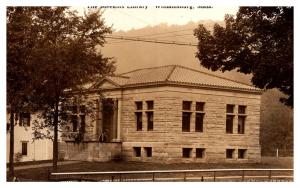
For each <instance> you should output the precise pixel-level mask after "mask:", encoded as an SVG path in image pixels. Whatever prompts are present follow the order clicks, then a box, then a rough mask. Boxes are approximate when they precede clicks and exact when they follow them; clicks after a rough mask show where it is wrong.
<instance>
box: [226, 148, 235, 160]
mask: <svg viewBox="0 0 300 188" xmlns="http://www.w3.org/2000/svg"><path fill="white" fill-rule="evenodd" d="M233 154H234V149H226V158H227V159H232V158H233Z"/></svg>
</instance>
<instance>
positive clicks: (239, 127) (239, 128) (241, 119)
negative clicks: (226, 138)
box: [238, 116, 246, 134]
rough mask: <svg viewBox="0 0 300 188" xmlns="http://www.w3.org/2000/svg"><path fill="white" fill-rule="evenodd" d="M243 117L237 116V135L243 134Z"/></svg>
mask: <svg viewBox="0 0 300 188" xmlns="http://www.w3.org/2000/svg"><path fill="white" fill-rule="evenodd" d="M245 120H246V117H245V116H239V117H238V133H239V134H244V133H245Z"/></svg>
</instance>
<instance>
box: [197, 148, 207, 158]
mask: <svg viewBox="0 0 300 188" xmlns="http://www.w3.org/2000/svg"><path fill="white" fill-rule="evenodd" d="M204 153H205V149H204V148H196V158H204Z"/></svg>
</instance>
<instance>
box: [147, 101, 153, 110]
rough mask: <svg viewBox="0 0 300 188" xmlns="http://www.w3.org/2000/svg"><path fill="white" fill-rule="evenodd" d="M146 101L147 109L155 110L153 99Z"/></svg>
mask: <svg viewBox="0 0 300 188" xmlns="http://www.w3.org/2000/svg"><path fill="white" fill-rule="evenodd" d="M146 103H147V109H148V110H153V107H154V103H153V101H146Z"/></svg>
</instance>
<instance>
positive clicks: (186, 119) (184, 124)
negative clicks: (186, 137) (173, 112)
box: [182, 112, 191, 132]
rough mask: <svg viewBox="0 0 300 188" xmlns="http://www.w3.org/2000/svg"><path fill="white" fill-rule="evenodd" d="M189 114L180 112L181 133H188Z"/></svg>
mask: <svg viewBox="0 0 300 188" xmlns="http://www.w3.org/2000/svg"><path fill="white" fill-rule="evenodd" d="M190 120H191V112H182V132H190Z"/></svg>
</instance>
